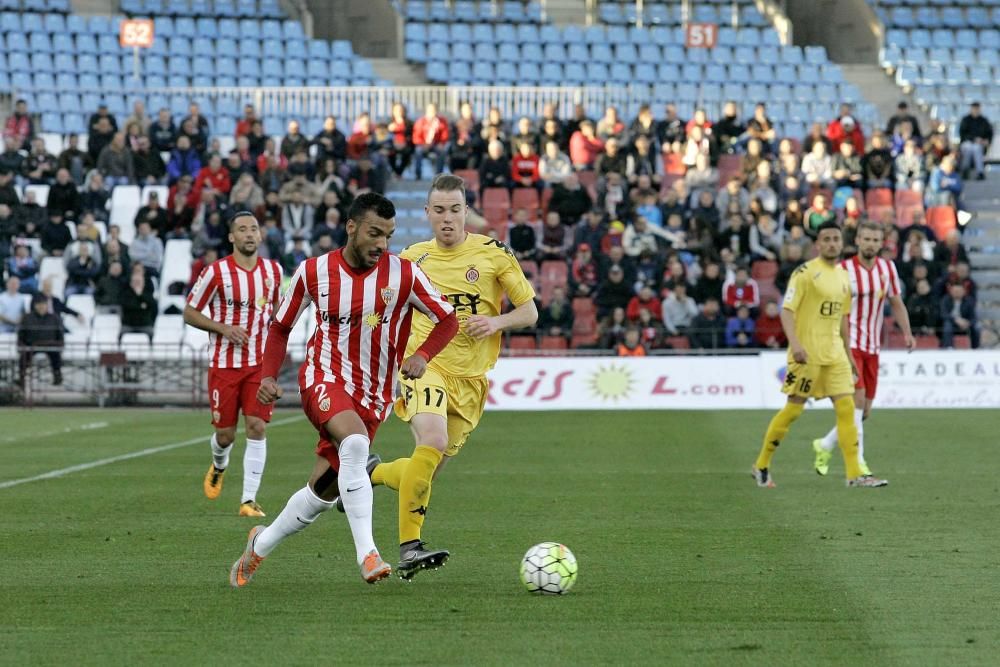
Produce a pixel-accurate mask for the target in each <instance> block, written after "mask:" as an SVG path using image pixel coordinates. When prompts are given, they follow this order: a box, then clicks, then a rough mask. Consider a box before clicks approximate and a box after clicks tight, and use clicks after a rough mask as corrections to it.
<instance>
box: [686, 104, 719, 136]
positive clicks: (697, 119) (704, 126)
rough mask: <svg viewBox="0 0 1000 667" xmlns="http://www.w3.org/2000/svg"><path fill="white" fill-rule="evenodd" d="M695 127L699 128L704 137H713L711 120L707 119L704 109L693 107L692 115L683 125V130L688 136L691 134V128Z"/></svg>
mask: <svg viewBox="0 0 1000 667" xmlns="http://www.w3.org/2000/svg"><path fill="white" fill-rule="evenodd" d="M696 127H697V128H699V129H700V130H701V134H702V136H703V137H704V138H705V139H708V140H711V139H713V129H712V121H710V120H709V119H708V114H706V113H705V110H704V109H695V110H694V116H693V117H692V118H691V120H689V121H688V122H687V125H685V126H684V131H685V132H687V135H688V137H690V136H691V130H693V129H694V128H696Z"/></svg>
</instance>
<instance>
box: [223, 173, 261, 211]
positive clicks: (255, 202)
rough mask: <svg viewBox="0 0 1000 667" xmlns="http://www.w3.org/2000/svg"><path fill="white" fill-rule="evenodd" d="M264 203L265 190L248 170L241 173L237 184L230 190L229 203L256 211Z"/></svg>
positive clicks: (238, 207) (235, 206) (232, 205)
mask: <svg viewBox="0 0 1000 667" xmlns="http://www.w3.org/2000/svg"><path fill="white" fill-rule="evenodd" d="M263 204H264V190H263V189H261V187H260V186H259V185H257V183H256V182H254V180H253V175H251V174H250V173H248V172H243V173H242V174H240V177H239V179H238V180H237V181H236V185H234V186H233V188H232V189H231V190H230V191H229V205H230V206H231V207H234V208H237V209H245V210H248V211H256V210H257V208H258V207H260V206H262V205H263Z"/></svg>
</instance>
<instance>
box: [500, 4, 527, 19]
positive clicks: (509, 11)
mask: <svg viewBox="0 0 1000 667" xmlns="http://www.w3.org/2000/svg"><path fill="white" fill-rule="evenodd" d="M500 15H501V16H502V17H503V18H504V19H505V20H506V21H509V22H510V23H522V22H524V21H526V20H528V15H527V13H526V12H525V9H524V6H523V5H521V4H520V3H518V2H505V3H503V7H502V8H501V11H500Z"/></svg>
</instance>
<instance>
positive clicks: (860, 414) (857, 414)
mask: <svg viewBox="0 0 1000 667" xmlns="http://www.w3.org/2000/svg"><path fill="white" fill-rule="evenodd" d="M864 423H865V411H864V409H862V408H855V409H854V425H855V426H857V427H858V461H859V462H861V463H864V462H865V427H864Z"/></svg>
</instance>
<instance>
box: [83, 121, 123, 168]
mask: <svg viewBox="0 0 1000 667" xmlns="http://www.w3.org/2000/svg"><path fill="white" fill-rule="evenodd" d="M101 109H103V110H104V112H105V113H104V114H101V113H100V109H99V110H98V113H97V114H95V115H94V116H92V117H91V124H90V134H89V135H88V137H87V153H88V155H89V156H90V163H91V164H93V165H96V164H97V161H98V159H99V158H100V156H101V152H102V151H103V150H104V149H105V147H107V146H108V144H110V143H111V140H112V139H114V136H115V134H117V129H116V123H115V122H114V120H115V119H114V117H113V116H110V115H108V114H107V107H103V106H102V107H101ZM123 144H124V141H123Z"/></svg>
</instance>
